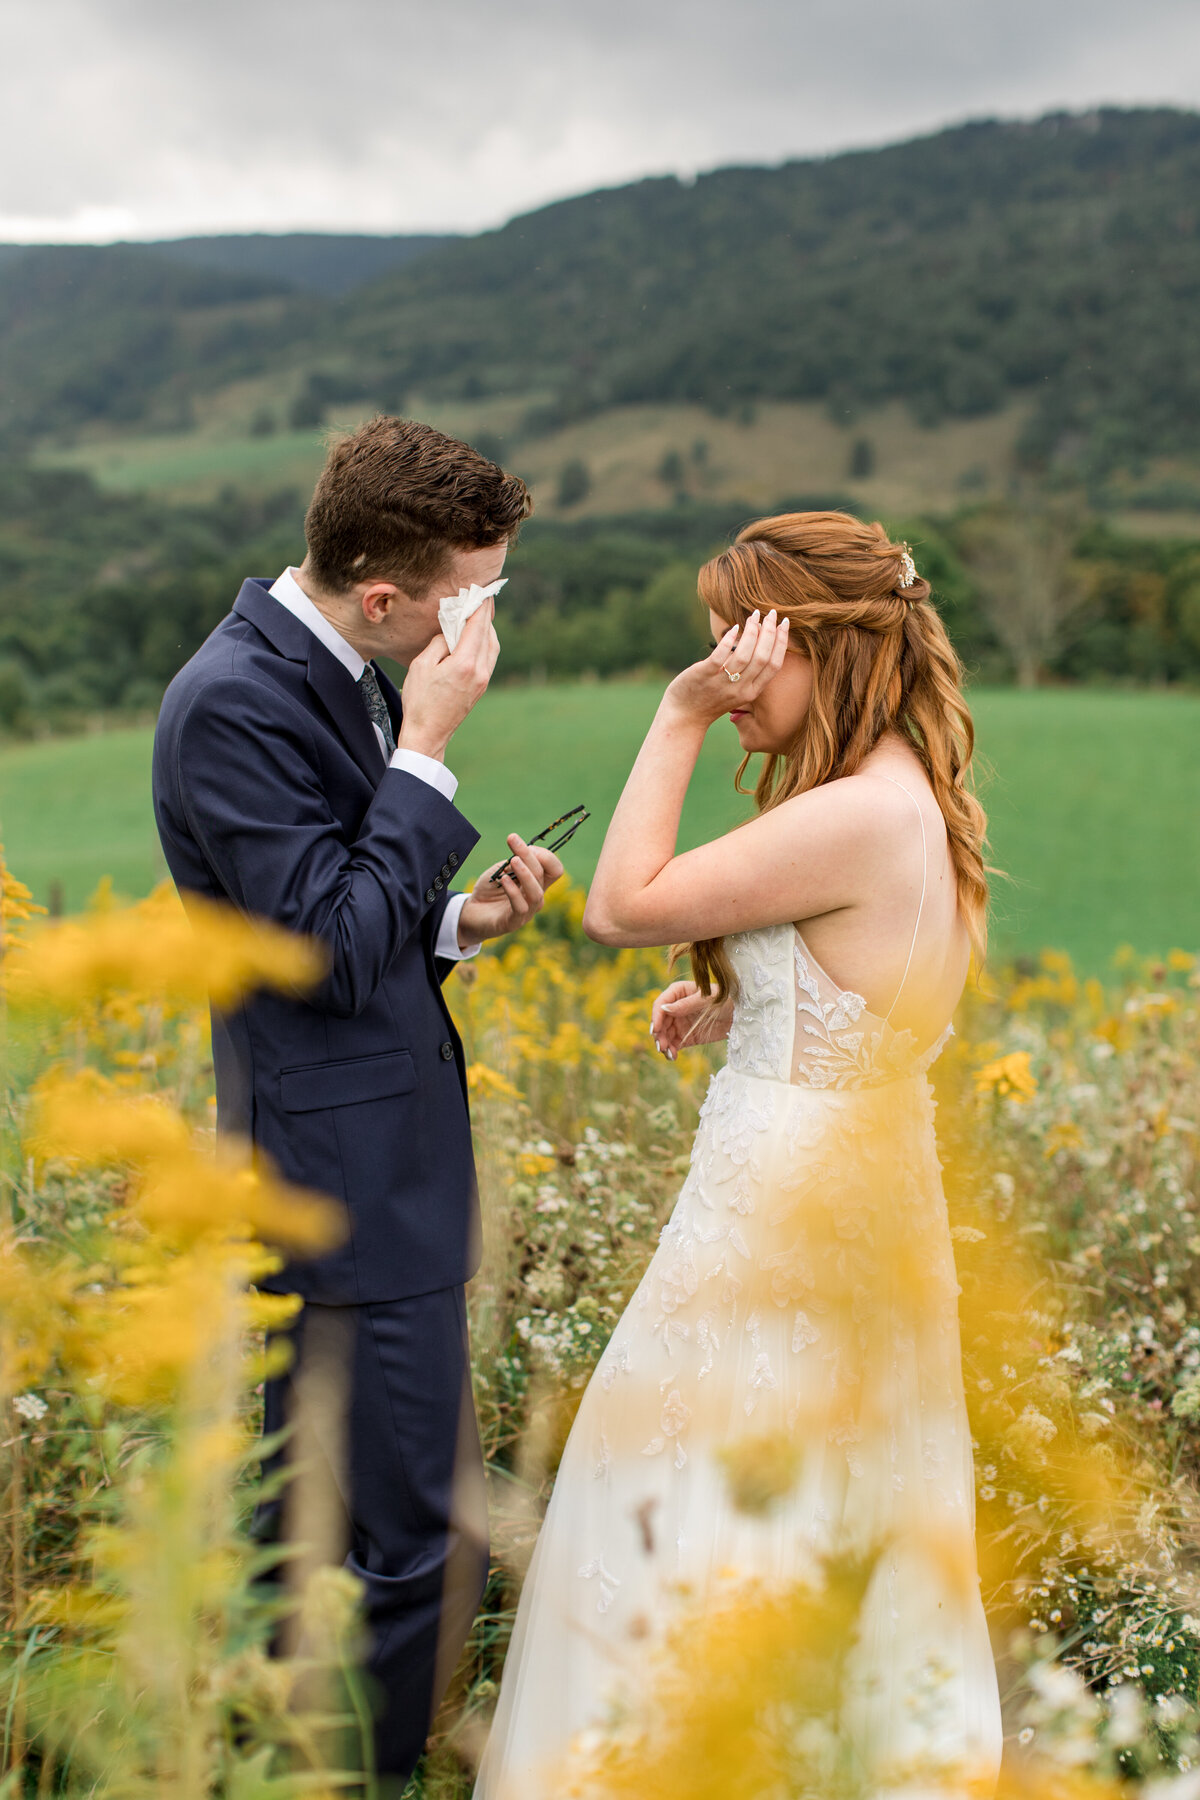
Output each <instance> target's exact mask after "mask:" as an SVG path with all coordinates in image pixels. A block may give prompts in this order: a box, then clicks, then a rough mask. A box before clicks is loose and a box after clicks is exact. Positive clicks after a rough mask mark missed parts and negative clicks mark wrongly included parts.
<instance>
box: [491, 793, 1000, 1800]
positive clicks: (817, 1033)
mask: <svg viewBox="0 0 1200 1800" xmlns="http://www.w3.org/2000/svg"><path fill="white" fill-rule="evenodd" d="M897 785H899V784H897ZM922 829H923V826H922ZM919 924H920V918H919V916H918V928H919ZM726 941H727V946H728V949H729V952H730V955H731V958H732V961H733V965H734V969H735V971H736V975H737V981H738V997H737V1001H736V1007H735V1011H734V1016H733V1024H732V1028H731V1030H730V1033H729V1049H728V1060H727V1064H726V1066H725V1067H724V1068H722V1069H721V1070H720V1071H719V1073H718V1074H716V1075H715V1076H714V1078H713V1081H712V1084H711V1086H710V1088H709V1092H708V1096H707V1098H706V1100H705V1103H704V1107H703V1110H702V1113H701V1117H700V1125H699V1129H698V1131H697V1134H696V1139H695V1144H694V1147H693V1151H692V1159H691V1169H690V1172H689V1174H688V1176H687V1179H686V1181H685V1183H684V1186H683V1189H682V1192H681V1194H680V1196H679V1200H678V1202H677V1204H676V1206H675V1209H674V1212H673V1213H672V1215H671V1218H670V1220H669V1222H668V1224H667V1226H666V1228H665V1229H664V1231H663V1234H662V1238H661V1241H660V1243H659V1247H658V1249H657V1251H656V1252H655V1255H654V1257H653V1259H652V1261H651V1262H650V1265H649V1267H648V1268H647V1270H646V1273H645V1276H644V1278H643V1280H642V1282H641V1284H640V1286H639V1287H638V1289H637V1292H636V1293H635V1294H634V1296H633V1299H632V1300H631V1302H630V1304H629V1306H628V1308H627V1309H626V1311H625V1313H624V1315H623V1317H622V1319H621V1322H620V1324H619V1325H618V1326H617V1329H616V1330H615V1332H614V1333H613V1336H612V1339H611V1341H610V1343H609V1344H608V1346H607V1348H606V1349H605V1351H604V1353H603V1355H602V1357H601V1359H600V1362H599V1364H598V1366H597V1368H596V1371H595V1373H594V1375H593V1377H592V1380H591V1382H590V1384H589V1386H588V1388H587V1391H586V1393H585V1395H584V1397H583V1401H582V1404H581V1406H580V1409H579V1413H578V1415H577V1418H576V1421H575V1424H574V1427H573V1429H572V1431H571V1435H570V1438H569V1440H568V1442H567V1445H566V1449H565V1451H564V1454H563V1458H562V1462H561V1465H560V1468H559V1472H558V1476H557V1479H556V1482H555V1487H554V1493H553V1496H552V1499H551V1501H550V1505H549V1508H548V1510H547V1513H546V1518H545V1522H544V1524H543V1527H542V1531H541V1535H540V1537H539V1540H538V1543H537V1547H536V1550H535V1552H534V1556H533V1560H532V1563H531V1566H530V1569H529V1573H528V1576H527V1579H526V1582H525V1585H524V1590H523V1593H522V1596H521V1602H520V1608H519V1611H518V1615H517V1621H516V1627H515V1630H514V1634H513V1638H512V1643H511V1647H510V1649H509V1652H508V1659H507V1663H506V1667H505V1671H504V1679H503V1683H502V1687H501V1692H500V1698H499V1705H498V1708H497V1712H496V1718H495V1723H494V1725H493V1728H492V1733H491V1738H490V1741H489V1744H488V1748H487V1752H486V1754H485V1757H484V1761H483V1764H482V1766H481V1769H480V1773H479V1778H478V1784H477V1786H476V1789H475V1800H561V1796H562V1795H563V1794H564V1793H565V1792H567V1791H569V1783H568V1782H567V1781H565V1780H564V1779H563V1775H562V1771H563V1768H564V1766H565V1764H566V1762H567V1760H568V1759H569V1757H570V1755H571V1753H572V1746H573V1745H574V1746H576V1748H578V1746H579V1745H580V1744H583V1743H586V1742H587V1741H589V1739H591V1740H592V1741H594V1739H595V1733H596V1732H597V1730H600V1731H602V1730H603V1729H604V1728H605V1724H606V1720H608V1719H609V1718H610V1716H611V1711H612V1705H613V1702H614V1701H620V1700H621V1698H622V1696H624V1697H625V1699H626V1700H628V1699H629V1697H630V1696H636V1695H637V1694H638V1692H639V1690H641V1691H644V1690H645V1687H646V1684H647V1682H648V1681H649V1679H650V1678H651V1670H652V1664H651V1663H648V1662H647V1660H646V1659H647V1658H649V1657H652V1656H653V1654H654V1650H655V1646H656V1645H658V1644H660V1643H661V1639H662V1634H663V1632H664V1631H665V1630H666V1629H667V1627H668V1626H669V1624H670V1622H671V1618H672V1616H673V1612H672V1609H673V1608H675V1607H677V1606H678V1599H677V1598H673V1596H677V1595H678V1593H679V1591H680V1584H681V1583H683V1584H686V1587H687V1590H688V1591H689V1592H690V1593H691V1594H692V1595H697V1594H699V1595H703V1593H704V1591H705V1589H706V1587H707V1586H709V1585H710V1584H713V1583H717V1584H721V1583H725V1584H727V1583H728V1581H729V1579H730V1575H731V1572H735V1573H736V1574H737V1575H739V1576H745V1577H746V1578H748V1579H751V1580H753V1579H755V1578H757V1579H759V1580H761V1581H763V1582H764V1583H767V1584H780V1583H787V1582H792V1581H801V1580H804V1579H805V1578H806V1577H812V1576H814V1574H816V1573H818V1572H819V1567H820V1564H819V1559H820V1557H821V1556H822V1555H823V1554H825V1553H829V1552H832V1551H834V1550H837V1549H846V1548H849V1549H855V1548H857V1549H866V1548H868V1547H870V1546H872V1545H874V1546H876V1547H878V1546H880V1545H883V1546H884V1548H883V1552H882V1555H881V1557H880V1560H879V1562H878V1564H877V1565H876V1569H875V1573H874V1576H873V1578H872V1581H871V1585H870V1587H869V1589H868V1592H867V1598H866V1601H865V1604H864V1607H863V1610H862V1614H861V1616H860V1629H859V1642H858V1648H857V1650H856V1651H855V1652H854V1657H855V1659H856V1662H855V1668H856V1681H857V1683H858V1691H859V1693H860V1696H861V1698H860V1703H859V1708H858V1716H857V1723H856V1726H855V1730H856V1731H857V1733H858V1735H859V1737H860V1738H861V1740H862V1741H861V1743H860V1745H859V1746H858V1748H859V1750H860V1752H861V1754H862V1756H863V1759H864V1762H865V1764H866V1767H867V1768H868V1769H869V1770H871V1771H874V1770H876V1769H877V1770H879V1771H880V1775H879V1779H878V1783H877V1787H876V1788H875V1789H873V1790H872V1791H878V1792H879V1793H884V1792H889V1793H890V1792H893V1791H897V1790H903V1791H904V1792H906V1793H908V1792H921V1793H924V1792H926V1791H931V1789H933V1788H936V1791H937V1792H938V1793H941V1792H942V1791H943V1790H942V1789H941V1788H940V1787H937V1784H936V1782H934V1783H932V1784H930V1785H929V1787H927V1786H922V1785H921V1784H920V1783H916V1784H915V1785H912V1779H913V1778H912V1777H911V1775H910V1777H909V1782H910V1785H909V1786H906V1785H905V1782H904V1780H903V1779H900V1778H898V1777H897V1776H896V1773H895V1772H896V1770H897V1769H904V1768H911V1767H915V1766H916V1765H924V1766H928V1765H930V1764H932V1765H935V1766H938V1765H944V1766H945V1767H946V1768H947V1770H949V1769H952V1768H954V1769H956V1768H958V1767H959V1766H960V1765H961V1766H962V1767H963V1768H965V1769H969V1770H970V1771H971V1772H972V1774H973V1776H974V1779H975V1783H976V1785H972V1786H971V1788H970V1791H971V1793H972V1794H976V1793H980V1792H984V1793H986V1792H987V1790H988V1787H989V1785H990V1783H991V1782H992V1781H993V1780H994V1777H995V1772H996V1771H997V1770H998V1767H999V1760H1000V1740H1001V1726H1000V1708H999V1699H998V1693H997V1682H996V1672H995V1665H994V1662H993V1658H992V1652H991V1648H990V1644H989V1640H988V1632H987V1627H986V1623H985V1619H984V1613H983V1607H982V1604H981V1601H980V1596H979V1587H978V1578H977V1576H976V1574H975V1549H974V1484H973V1479H972V1459H971V1440H970V1431H969V1427H968V1423H967V1414H966V1406H965V1402H964V1398H963V1388H962V1374H961V1365H960V1350H959V1333H958V1315H957V1296H958V1285H957V1281H956V1277H955V1270H954V1259H953V1254H952V1249H951V1242H950V1232H949V1226H948V1223H947V1217H946V1202H945V1199H944V1197H943V1192H942V1184H941V1172H940V1165H939V1162H938V1158H937V1150H936V1145H935V1142H934V1129H933V1126H934V1107H933V1098H932V1094H931V1091H930V1087H929V1083H928V1081H927V1080H926V1071H927V1069H928V1068H929V1066H930V1065H931V1063H932V1062H933V1060H934V1058H935V1057H936V1056H937V1054H938V1052H939V1051H940V1050H941V1048H942V1046H943V1044H944V1042H945V1040H946V1038H947V1037H948V1036H949V1035H950V1034H949V1028H947V1031H946V1032H945V1033H944V1034H943V1036H942V1038H941V1039H939V1041H938V1042H937V1043H936V1044H934V1045H932V1046H931V1047H929V1048H927V1049H925V1050H924V1051H918V1049H917V1047H916V1046H915V1045H914V1043H913V1041H912V1038H911V1035H910V1034H909V1033H906V1032H897V1031H894V1030H893V1029H892V1027H891V1026H890V1024H889V1023H888V1022H887V1020H885V1019H882V1018H877V1017H875V1016H874V1015H872V1014H871V1013H870V1012H868V1011H867V1010H866V1007H865V1003H864V1001H863V1000H862V998H861V997H860V996H858V995H856V994H852V993H848V992H845V991H843V990H841V989H839V988H838V987H837V985H836V984H835V983H834V982H833V981H832V980H831V979H830V978H829V976H828V975H826V974H825V972H824V971H823V970H822V969H821V968H820V967H819V966H818V964H817V963H816V961H815V959H814V958H813V957H812V955H811V954H810V952H809V951H808V949H807V947H806V945H805V943H804V941H803V939H802V938H801V936H800V934H799V932H798V931H797V930H796V929H795V927H793V926H790V925H776V926H770V927H767V928H764V929H761V930H756V931H748V932H744V933H742V934H740V935H739V936H735V937H731V938H729V939H727V940H726ZM913 942H914V945H915V942H916V933H915V932H914V938H913ZM910 964H911V955H910ZM893 1010H894V1007H893ZM781 1433H787V1434H789V1435H790V1437H791V1438H792V1440H793V1441H794V1442H795V1444H796V1445H797V1447H798V1452H799V1468H798V1476H797V1479H796V1482H795V1485H794V1487H793V1488H792V1490H791V1491H790V1492H789V1493H787V1494H786V1495H785V1497H783V1498H782V1499H781V1500H779V1501H778V1502H777V1503H776V1504H775V1506H774V1507H773V1508H771V1509H770V1510H768V1511H767V1512H766V1513H765V1514H764V1515H763V1516H761V1517H759V1516H748V1515H747V1513H746V1512H745V1511H739V1510H737V1509H736V1508H735V1507H734V1505H733V1504H732V1501H731V1497H730V1493H729V1490H728V1484H727V1481H726V1479H725V1476H724V1472H723V1465H722V1462H721V1460H720V1453H721V1451H722V1450H727V1449H728V1448H729V1446H731V1445H736V1444H737V1442H738V1441H739V1439H741V1440H746V1439H747V1438H757V1439H760V1440H766V1439H767V1438H768V1437H769V1435H770V1434H781ZM947 1791H949V1792H960V1791H966V1789H965V1783H964V1785H963V1787H962V1788H956V1787H955V1786H954V1784H953V1782H951V1784H950V1786H949V1788H948V1789H947Z"/></svg>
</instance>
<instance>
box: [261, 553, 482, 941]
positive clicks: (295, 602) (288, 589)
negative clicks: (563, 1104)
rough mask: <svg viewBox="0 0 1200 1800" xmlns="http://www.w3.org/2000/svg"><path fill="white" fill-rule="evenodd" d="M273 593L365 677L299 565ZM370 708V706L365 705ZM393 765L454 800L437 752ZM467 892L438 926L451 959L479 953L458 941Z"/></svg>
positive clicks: (402, 757) (404, 756) (454, 783)
mask: <svg viewBox="0 0 1200 1800" xmlns="http://www.w3.org/2000/svg"><path fill="white" fill-rule="evenodd" d="M271 594H272V597H273V598H274V599H276V600H278V602H279V604H280V606H285V607H286V608H287V610H288V612H290V613H291V614H292V617H293V618H296V619H299V621H300V623H301V624H302V625H307V627H308V629H309V630H310V631H311V632H312V634H313V636H314V637H315V638H320V640H321V642H322V643H323V644H324V646H325V648H326V649H327V650H328V651H329V652H330V654H331V655H333V656H336V657H337V659H338V661H339V662H340V663H341V665H342V667H343V668H345V669H349V671H350V673H351V675H352V676H353V677H354V679H355V681H361V680H362V675H363V670H364V669H365V668H366V666H367V665H366V663H365V662H364V661H363V659H362V657H361V656H360V655H359V654H358V651H357V650H356V649H355V648H354V645H353V644H351V643H348V642H347V640H346V639H345V638H344V637H343V636H342V634H341V632H340V631H339V630H338V628H337V626H336V625H331V624H330V622H329V620H328V619H327V618H326V617H325V614H324V613H323V612H322V611H321V610H320V608H319V607H316V606H314V605H313V603H312V601H311V600H310V599H309V597H308V595H307V594H306V593H305V592H304V589H303V588H302V587H301V586H300V583H299V582H298V581H297V580H296V571H295V569H285V570H284V572H283V574H282V575H281V576H280V577H279V580H278V581H277V582H276V583H275V585H274V587H273V588H272V589H271ZM363 711H364V712H365V711H366V708H365V707H364V708H363ZM371 729H372V731H373V732H374V733H375V736H376V738H377V740H378V742H379V751H380V754H381V755H382V756H384V757H386V756H387V740H386V739H385V737H384V735H383V733H382V731H381V730H380V729H379V727H378V725H376V723H375V721H374V720H372V721H371ZM388 768H391V769H403V770H404V771H405V773H406V774H408V775H415V776H416V778H417V780H418V781H427V782H428V783H429V785H430V787H434V788H436V789H437V791H438V793H439V794H444V795H445V797H446V799H447V800H453V799H454V796H455V794H456V793H457V792H458V777H457V776H456V775H452V774H451V772H450V770H449V769H448V768H447V767H446V765H445V763H440V762H438V760H437V758H436V757H434V756H425V755H423V754H422V752H421V751H420V750H401V749H399V748H397V749H396V750H394V751H393V752H392V759H391V761H390V763H389V764H388ZM466 901H467V896H466V894H451V896H450V899H449V901H448V902H447V905H446V910H445V912H444V913H443V914H442V923H441V926H440V928H439V930H438V936H437V943H436V945H435V946H434V955H435V956H442V957H445V958H446V959H447V960H449V961H451V962H465V961H466V960H467V958H468V957H471V956H477V955H478V954H479V950H480V945H478V944H476V945H475V946H474V948H473V949H470V950H461V949H460V948H459V943H458V918H459V914H460V913H461V912H462V909H463V907H464V905H465V904H466Z"/></svg>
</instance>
